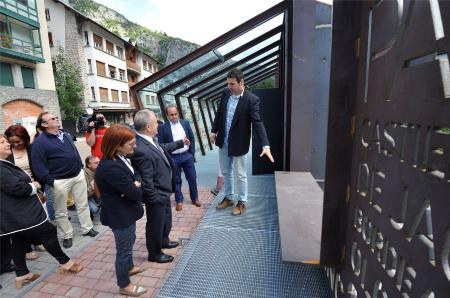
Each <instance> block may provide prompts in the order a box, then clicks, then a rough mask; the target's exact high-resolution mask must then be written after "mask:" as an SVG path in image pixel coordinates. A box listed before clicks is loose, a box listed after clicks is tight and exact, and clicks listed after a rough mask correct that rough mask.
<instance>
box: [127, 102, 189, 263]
mask: <svg viewBox="0 0 450 298" xmlns="http://www.w3.org/2000/svg"><path fill="white" fill-rule="evenodd" d="M134 126H135V128H136V132H137V135H136V149H135V151H134V154H133V155H132V157H131V164H132V165H133V167H134V169H135V170H136V171H137V172H138V174H139V175H140V176H141V179H142V181H141V182H142V190H143V201H144V203H145V209H146V215H147V224H146V226H145V236H146V245H147V250H148V260H149V261H150V262H157V263H167V262H172V261H173V257H172V256H170V255H167V254H165V253H163V252H162V250H161V249H162V248H174V247H177V246H178V245H179V243H178V242H176V241H170V240H169V234H170V230H171V228H172V210H171V205H170V195H171V194H172V193H173V192H174V189H175V168H174V166H173V163H172V161H171V159H170V155H169V153H168V152H172V151H174V150H176V149H179V148H182V147H183V146H184V145H188V146H189V145H190V142H189V140H188V139H187V138H184V139H183V140H178V141H176V142H173V143H167V144H163V145H160V144H159V143H158V141H157V140H156V139H155V138H154V137H155V136H156V134H157V133H158V119H157V117H156V115H155V113H154V112H152V111H149V110H141V111H139V112H137V113H136V115H135V117H134Z"/></svg>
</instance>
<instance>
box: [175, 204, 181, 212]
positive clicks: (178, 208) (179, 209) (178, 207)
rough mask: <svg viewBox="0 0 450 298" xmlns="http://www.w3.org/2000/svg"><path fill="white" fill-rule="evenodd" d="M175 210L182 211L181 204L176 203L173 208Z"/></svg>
mask: <svg viewBox="0 0 450 298" xmlns="http://www.w3.org/2000/svg"><path fill="white" fill-rule="evenodd" d="M175 210H177V211H181V210H183V203H177V205H176V206H175Z"/></svg>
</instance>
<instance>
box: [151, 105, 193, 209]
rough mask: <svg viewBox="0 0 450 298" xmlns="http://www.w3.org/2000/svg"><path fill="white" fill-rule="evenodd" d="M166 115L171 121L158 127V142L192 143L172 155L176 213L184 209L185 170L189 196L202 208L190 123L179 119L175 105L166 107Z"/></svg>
mask: <svg viewBox="0 0 450 298" xmlns="http://www.w3.org/2000/svg"><path fill="white" fill-rule="evenodd" d="M166 115H167V119H169V121H166V122H165V123H164V124H162V125H160V126H158V141H159V143H160V144H165V143H171V142H173V141H178V140H183V139H184V138H188V139H189V141H190V142H191V145H190V146H187V145H184V147H183V148H180V149H177V150H175V151H173V152H172V153H171V154H170V157H171V158H172V162H173V164H174V166H175V177H176V178H175V184H176V185H175V202H176V207H175V210H176V211H181V210H182V209H183V200H184V197H183V193H182V192H181V184H182V179H181V169H183V172H184V175H185V177H186V180H187V182H188V184H189V195H190V196H191V201H192V204H194V205H195V206H197V207H200V206H201V204H200V202H199V200H198V191H197V173H196V172H195V165H194V159H195V158H194V156H195V138H194V133H193V132H192V129H191V126H190V125H189V121H187V120H184V119H179V116H178V115H179V114H178V109H177V107H176V106H174V105H168V106H167V107H166Z"/></svg>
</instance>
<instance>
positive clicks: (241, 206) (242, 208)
mask: <svg viewBox="0 0 450 298" xmlns="http://www.w3.org/2000/svg"><path fill="white" fill-rule="evenodd" d="M244 211H245V204H244V202H242V201H239V202H238V203H237V204H236V207H234V208H233V212H232V214H233V215H241V214H242V213H244Z"/></svg>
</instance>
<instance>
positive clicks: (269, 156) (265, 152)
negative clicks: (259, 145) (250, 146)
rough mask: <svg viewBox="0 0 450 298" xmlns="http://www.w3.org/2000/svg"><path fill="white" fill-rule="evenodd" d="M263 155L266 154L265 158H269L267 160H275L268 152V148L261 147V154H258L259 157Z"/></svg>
mask: <svg viewBox="0 0 450 298" xmlns="http://www.w3.org/2000/svg"><path fill="white" fill-rule="evenodd" d="M264 155H266V156H267V158H269V160H270V161H271V162H275V160H274V159H273V156H272V153H271V152H270V148H263V150H262V152H261V154H260V155H259V157H263V156H264Z"/></svg>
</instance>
